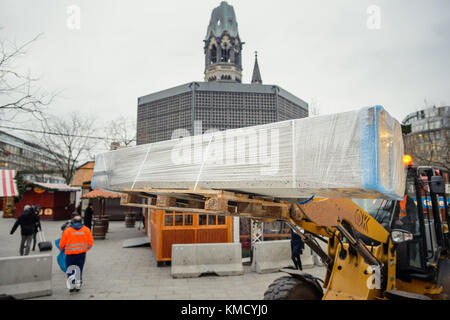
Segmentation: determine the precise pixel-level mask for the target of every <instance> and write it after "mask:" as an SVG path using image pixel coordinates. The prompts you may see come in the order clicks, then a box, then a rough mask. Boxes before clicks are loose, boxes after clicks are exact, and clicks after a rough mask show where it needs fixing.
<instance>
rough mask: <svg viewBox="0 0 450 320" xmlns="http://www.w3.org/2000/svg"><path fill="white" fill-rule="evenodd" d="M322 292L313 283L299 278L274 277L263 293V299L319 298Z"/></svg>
mask: <svg viewBox="0 0 450 320" xmlns="http://www.w3.org/2000/svg"><path fill="white" fill-rule="evenodd" d="M321 299H322V293H321V292H319V291H318V290H317V288H315V287H314V285H313V284H311V283H309V282H307V281H304V280H302V279H299V278H294V277H291V276H284V277H281V278H278V279H276V280H275V281H274V282H272V284H271V285H270V286H269V288H268V289H267V291H266V292H265V293H264V300H321Z"/></svg>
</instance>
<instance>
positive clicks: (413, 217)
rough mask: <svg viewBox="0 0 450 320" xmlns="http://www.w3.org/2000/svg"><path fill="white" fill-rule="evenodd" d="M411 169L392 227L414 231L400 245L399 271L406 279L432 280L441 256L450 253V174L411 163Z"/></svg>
mask: <svg viewBox="0 0 450 320" xmlns="http://www.w3.org/2000/svg"><path fill="white" fill-rule="evenodd" d="M407 170H408V174H407V180H406V193H405V196H404V198H403V200H401V201H395V202H394V204H393V205H394V207H393V212H392V213H393V214H392V218H391V219H390V226H389V229H390V231H391V234H392V232H393V231H395V230H403V231H406V232H408V233H411V234H412V240H409V241H404V242H401V243H398V244H397V246H396V251H397V272H396V273H397V277H398V278H399V279H400V280H403V281H411V279H417V280H422V281H432V280H433V279H435V278H436V276H437V274H436V271H437V265H438V263H439V259H440V257H441V255H442V254H445V255H448V253H449V241H448V239H449V238H448V224H447V221H449V210H448V203H447V201H448V200H447V197H448V195H446V194H445V184H447V185H448V184H449V179H448V178H449V176H448V172H447V171H444V170H436V169H434V168H431V167H411V166H410V167H408V169H407ZM443 186H444V188H442V187H443ZM447 189H448V188H447ZM447 192H448V190H447Z"/></svg>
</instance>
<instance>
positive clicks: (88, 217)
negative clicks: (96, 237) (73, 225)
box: [84, 202, 94, 229]
mask: <svg viewBox="0 0 450 320" xmlns="http://www.w3.org/2000/svg"><path fill="white" fill-rule="evenodd" d="M93 208H94V205H93V204H92V202H90V203H89V205H88V207H87V208H86V210H84V225H85V226H86V227H88V228H89V229H91V226H92V216H93V215H94V209H93Z"/></svg>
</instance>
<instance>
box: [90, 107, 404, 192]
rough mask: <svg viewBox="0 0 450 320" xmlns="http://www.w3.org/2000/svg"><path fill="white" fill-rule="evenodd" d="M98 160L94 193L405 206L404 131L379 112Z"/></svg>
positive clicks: (188, 140) (186, 140) (159, 145)
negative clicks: (221, 194)
mask: <svg viewBox="0 0 450 320" xmlns="http://www.w3.org/2000/svg"><path fill="white" fill-rule="evenodd" d="M178 131H179V132H175V133H174V134H175V135H176V136H178V137H180V135H181V136H183V137H180V138H176V139H172V140H168V141H161V142H156V143H151V144H145V145H139V146H136V147H130V148H124V149H119V150H115V151H110V152H106V153H102V154H98V155H97V157H96V159H95V168H94V177H93V186H94V187H95V188H104V189H109V190H114V191H121V190H122V189H124V188H127V189H130V188H131V189H141V188H145V187H151V188H171V189H185V188H194V189H197V188H200V187H204V188H212V189H223V190H232V191H240V192H249V193H255V194H261V195H266V196H272V197H277V198H307V197H311V196H315V197H327V198H342V197H345V198H384V199H401V198H402V197H403V194H404V190H405V170H404V167H403V163H402V158H403V139H402V133H401V126H400V124H399V123H398V122H397V121H396V120H395V119H393V118H392V117H391V116H390V115H389V114H388V113H387V112H386V110H385V109H383V107H381V106H375V107H366V108H363V109H360V110H356V111H350V112H343V113H337V114H331V115H324V116H319V117H313V118H303V119H296V120H288V121H283V122H276V123H270V124H266V125H259V126H254V127H246V128H240V129H231V130H226V131H216V132H209V133H205V134H203V135H198V136H193V137H191V136H187V135H188V134H189V133H188V132H186V131H185V130H178Z"/></svg>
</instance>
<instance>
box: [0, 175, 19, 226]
mask: <svg viewBox="0 0 450 320" xmlns="http://www.w3.org/2000/svg"><path fill="white" fill-rule="evenodd" d="M15 176H16V170H4V169H0V211H3V217H4V218H12V217H13V216H14V210H15V207H14V203H15V202H14V197H18V196H19V192H18V191H17V184H16V180H15V179H14V177H15Z"/></svg>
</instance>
